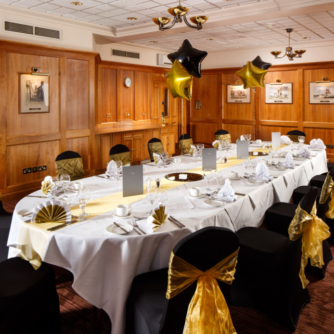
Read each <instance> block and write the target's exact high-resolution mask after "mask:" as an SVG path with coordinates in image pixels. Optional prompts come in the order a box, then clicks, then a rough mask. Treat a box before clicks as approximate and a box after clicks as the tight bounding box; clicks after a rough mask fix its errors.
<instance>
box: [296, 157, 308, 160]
mask: <svg viewBox="0 0 334 334" xmlns="http://www.w3.org/2000/svg"><path fill="white" fill-rule="evenodd" d="M293 160H297V161H304V160H306V158H303V157H295V158H293Z"/></svg>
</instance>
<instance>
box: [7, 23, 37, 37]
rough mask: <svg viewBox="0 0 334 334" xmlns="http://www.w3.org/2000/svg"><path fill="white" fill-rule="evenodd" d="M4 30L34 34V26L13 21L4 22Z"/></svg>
mask: <svg viewBox="0 0 334 334" xmlns="http://www.w3.org/2000/svg"><path fill="white" fill-rule="evenodd" d="M5 30H7V31H12V32H19V33H21V34H28V35H33V34H34V27H33V26H28V25H25V24H19V23H14V22H5Z"/></svg>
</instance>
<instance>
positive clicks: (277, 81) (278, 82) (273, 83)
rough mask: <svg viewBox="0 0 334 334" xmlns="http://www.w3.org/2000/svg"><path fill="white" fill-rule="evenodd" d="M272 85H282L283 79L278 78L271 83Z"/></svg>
mask: <svg viewBox="0 0 334 334" xmlns="http://www.w3.org/2000/svg"><path fill="white" fill-rule="evenodd" d="M269 85H270V86H282V85H283V84H282V82H281V79H276V81H275V82H272V83H270V84H269Z"/></svg>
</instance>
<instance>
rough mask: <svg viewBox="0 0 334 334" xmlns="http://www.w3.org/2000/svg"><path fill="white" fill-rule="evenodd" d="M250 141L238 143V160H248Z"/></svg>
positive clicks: (239, 141)
mask: <svg viewBox="0 0 334 334" xmlns="http://www.w3.org/2000/svg"><path fill="white" fill-rule="evenodd" d="M248 157H249V152H248V140H238V141H237V159H248Z"/></svg>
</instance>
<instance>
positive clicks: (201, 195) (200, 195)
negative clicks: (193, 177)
mask: <svg viewBox="0 0 334 334" xmlns="http://www.w3.org/2000/svg"><path fill="white" fill-rule="evenodd" d="M204 195H205V194H199V195H198V196H193V195H191V194H188V196H189V197H192V198H201V197H203V196H204Z"/></svg>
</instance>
